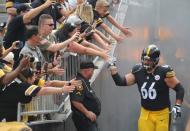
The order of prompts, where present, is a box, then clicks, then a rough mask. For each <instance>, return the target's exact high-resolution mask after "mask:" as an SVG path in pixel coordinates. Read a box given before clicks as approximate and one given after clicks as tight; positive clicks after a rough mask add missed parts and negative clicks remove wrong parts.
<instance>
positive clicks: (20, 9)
mask: <svg viewBox="0 0 190 131" xmlns="http://www.w3.org/2000/svg"><path fill="white" fill-rule="evenodd" d="M30 9H32V7H31V6H29V5H27V4H24V5H21V6H19V7H18V8H17V10H16V12H17V14H20V12H21V11H27V10H30Z"/></svg>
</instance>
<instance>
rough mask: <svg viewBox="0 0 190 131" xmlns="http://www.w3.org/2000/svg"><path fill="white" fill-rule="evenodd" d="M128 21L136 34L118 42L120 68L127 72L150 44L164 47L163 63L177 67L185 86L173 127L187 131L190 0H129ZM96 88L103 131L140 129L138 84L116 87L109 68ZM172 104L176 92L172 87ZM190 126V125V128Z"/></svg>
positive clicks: (96, 83) (189, 74) (189, 103)
mask: <svg viewBox="0 0 190 131" xmlns="http://www.w3.org/2000/svg"><path fill="white" fill-rule="evenodd" d="M128 3H129V7H128V11H127V14H126V17H125V25H126V26H127V27H130V29H131V31H132V32H133V37H131V38H128V39H126V40H125V42H123V43H121V44H120V45H118V47H117V49H116V51H115V56H116V57H117V66H118V68H119V72H120V73H121V74H122V75H124V74H126V73H127V72H130V71H131V68H132V66H133V65H134V64H135V63H138V62H140V55H141V51H142V49H143V48H144V47H146V46H147V45H148V44H152V43H153V44H156V45H157V46H158V47H159V48H160V50H161V59H160V64H168V65H171V66H172V67H173V69H174V70H175V72H176V74H177V77H178V79H179V80H180V81H181V83H182V84H183V86H184V87H185V91H186V92H185V100H184V104H183V107H182V117H181V118H180V119H178V120H176V121H173V122H172V127H171V130H172V131H184V130H185V128H186V125H187V122H188V119H189V116H190V110H189V109H190V70H189V66H190V58H189V56H190V52H189V50H190V45H189V41H190V37H189V31H190V25H189V20H190V13H189V12H190V1H189V0H180V1H179V0H129V1H128ZM94 86H95V90H96V91H97V94H98V96H100V98H101V101H102V114H101V116H100V118H99V123H100V129H101V130H102V131H137V120H138V117H139V110H140V96H139V92H138V90H137V86H136V85H134V86H132V87H119V88H118V87H116V86H115V84H114V82H113V81H112V78H111V76H110V73H109V71H108V70H107V69H106V68H105V69H104V70H103V71H102V73H101V74H100V76H99V77H98V78H97V80H96V82H95V84H94ZM170 94H171V101H172V105H174V104H175V92H174V91H173V90H171V92H170ZM189 130H190V129H189Z"/></svg>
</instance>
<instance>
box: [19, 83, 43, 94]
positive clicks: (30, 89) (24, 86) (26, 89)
mask: <svg viewBox="0 0 190 131" xmlns="http://www.w3.org/2000/svg"><path fill="white" fill-rule="evenodd" d="M20 89H21V92H22V93H23V94H24V95H25V96H31V97H34V96H36V95H37V93H38V92H39V91H40V89H41V87H39V86H37V85H31V84H28V83H21V84H20Z"/></svg>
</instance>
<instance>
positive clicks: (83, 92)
mask: <svg viewBox="0 0 190 131" xmlns="http://www.w3.org/2000/svg"><path fill="white" fill-rule="evenodd" d="M94 69H97V66H95V65H94V64H93V63H92V62H82V63H81V64H80V73H78V74H77V76H76V79H78V80H81V81H82V86H79V87H76V89H75V91H74V92H73V93H71V94H70V97H71V105H72V111H73V115H72V119H73V122H74V124H75V126H76V128H77V131H98V126H97V123H96V120H97V117H98V116H99V115H100V111H101V103H100V101H99V99H98V98H97V96H96V94H95V92H94V90H93V89H92V87H91V86H90V82H89V79H90V78H91V77H92V75H93V71H94Z"/></svg>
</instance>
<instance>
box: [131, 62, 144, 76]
mask: <svg viewBox="0 0 190 131" xmlns="http://www.w3.org/2000/svg"><path fill="white" fill-rule="evenodd" d="M141 69H142V64H141V63H139V64H136V65H135V66H133V68H132V73H133V74H134V73H137V72H139V71H140V70H141Z"/></svg>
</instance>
